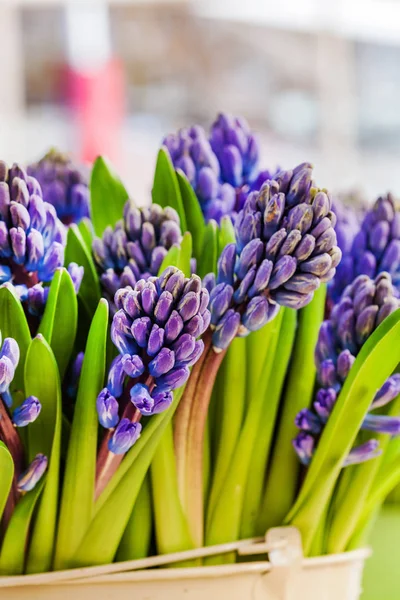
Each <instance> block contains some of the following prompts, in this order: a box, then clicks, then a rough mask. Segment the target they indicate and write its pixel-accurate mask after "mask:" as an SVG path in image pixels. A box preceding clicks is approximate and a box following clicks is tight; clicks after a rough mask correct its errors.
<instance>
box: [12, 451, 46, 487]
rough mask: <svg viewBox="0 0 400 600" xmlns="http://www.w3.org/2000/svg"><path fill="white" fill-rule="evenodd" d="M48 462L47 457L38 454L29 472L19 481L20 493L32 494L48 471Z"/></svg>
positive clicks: (28, 469)
mask: <svg viewBox="0 0 400 600" xmlns="http://www.w3.org/2000/svg"><path fill="white" fill-rule="evenodd" d="M47 462H48V461H47V457H46V456H44V454H37V455H36V456H35V458H34V459H33V461H32V462H31V464H30V465H29V467H28V468H27V470H26V471H25V472H24V473H22V475H21V476H20V477H19V479H18V490H19V491H20V492H30V491H31V490H33V488H34V487H35V485H36V484H37V483H38V481H39V480H40V479H41V478H42V476H43V474H44V472H45V471H46V469H47Z"/></svg>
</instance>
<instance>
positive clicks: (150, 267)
mask: <svg viewBox="0 0 400 600" xmlns="http://www.w3.org/2000/svg"><path fill="white" fill-rule="evenodd" d="M181 240H182V234H181V229H180V222H179V216H178V214H177V212H176V211H175V210H174V209H173V208H170V207H167V208H164V209H162V208H161V207H160V206H158V205H157V204H153V205H151V206H148V207H145V208H138V207H136V206H135V205H134V203H133V202H132V201H129V200H128V202H127V203H126V204H125V207H124V216H123V219H121V220H120V221H118V223H117V224H116V226H115V227H114V228H112V227H107V228H106V230H105V232H104V234H103V237H102V238H101V239H100V238H96V239H95V240H94V241H93V255H94V258H95V261H96V264H97V267H98V271H99V273H100V279H101V283H102V286H103V290H104V293H105V296H106V298H107V299H108V300H109V302H110V304H111V306H112V308H113V309H115V305H114V296H115V293H116V292H117V290H119V289H121V288H125V287H127V286H128V287H131V288H134V287H135V285H136V283H137V282H138V281H139V280H141V279H148V278H149V277H152V276H156V275H157V274H158V272H159V269H160V267H161V265H162V262H163V260H164V258H165V256H166V254H167V252H168V250H169V249H170V248H171V247H172V246H173V245H174V244H179V243H180V242H181Z"/></svg>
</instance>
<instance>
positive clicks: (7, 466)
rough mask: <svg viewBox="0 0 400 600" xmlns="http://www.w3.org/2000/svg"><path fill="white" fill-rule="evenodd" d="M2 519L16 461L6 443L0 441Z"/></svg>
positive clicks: (0, 504) (0, 509)
mask: <svg viewBox="0 0 400 600" xmlns="http://www.w3.org/2000/svg"><path fill="white" fill-rule="evenodd" d="M0 473H1V477H0V520H1V518H2V516H3V512H4V508H5V505H6V502H7V498H8V494H9V493H10V489H11V484H12V480H13V477H14V462H13V459H12V456H11V454H10V452H9V450H8V448H7V446H6V445H5V444H3V442H1V441H0Z"/></svg>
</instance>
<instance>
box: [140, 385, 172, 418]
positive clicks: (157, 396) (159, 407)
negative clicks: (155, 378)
mask: <svg viewBox="0 0 400 600" xmlns="http://www.w3.org/2000/svg"><path fill="white" fill-rule="evenodd" d="M152 399H153V401H154V406H153V408H152V409H151V410H150V411H149V412H147V411H145V410H142V414H143V415H157V414H159V413H162V412H164V411H165V410H167V408H169V407H170V406H171V404H172V400H173V394H172V392H158V388H155V390H154V392H153V393H152Z"/></svg>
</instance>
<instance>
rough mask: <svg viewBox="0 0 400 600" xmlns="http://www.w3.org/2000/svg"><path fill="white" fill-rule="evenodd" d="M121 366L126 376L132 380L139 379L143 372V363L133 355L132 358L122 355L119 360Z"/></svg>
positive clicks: (128, 355) (138, 357)
mask: <svg viewBox="0 0 400 600" xmlns="http://www.w3.org/2000/svg"><path fill="white" fill-rule="evenodd" d="M121 364H122V368H123V370H124V371H125V373H126V375H128V376H129V377H131V378H133V379H135V378H136V377H140V375H142V374H143V373H144V370H145V367H144V364H143V361H142V359H141V358H140V356H138V355H137V354H134V355H133V356H131V355H130V354H124V355H123V356H122V358H121Z"/></svg>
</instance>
